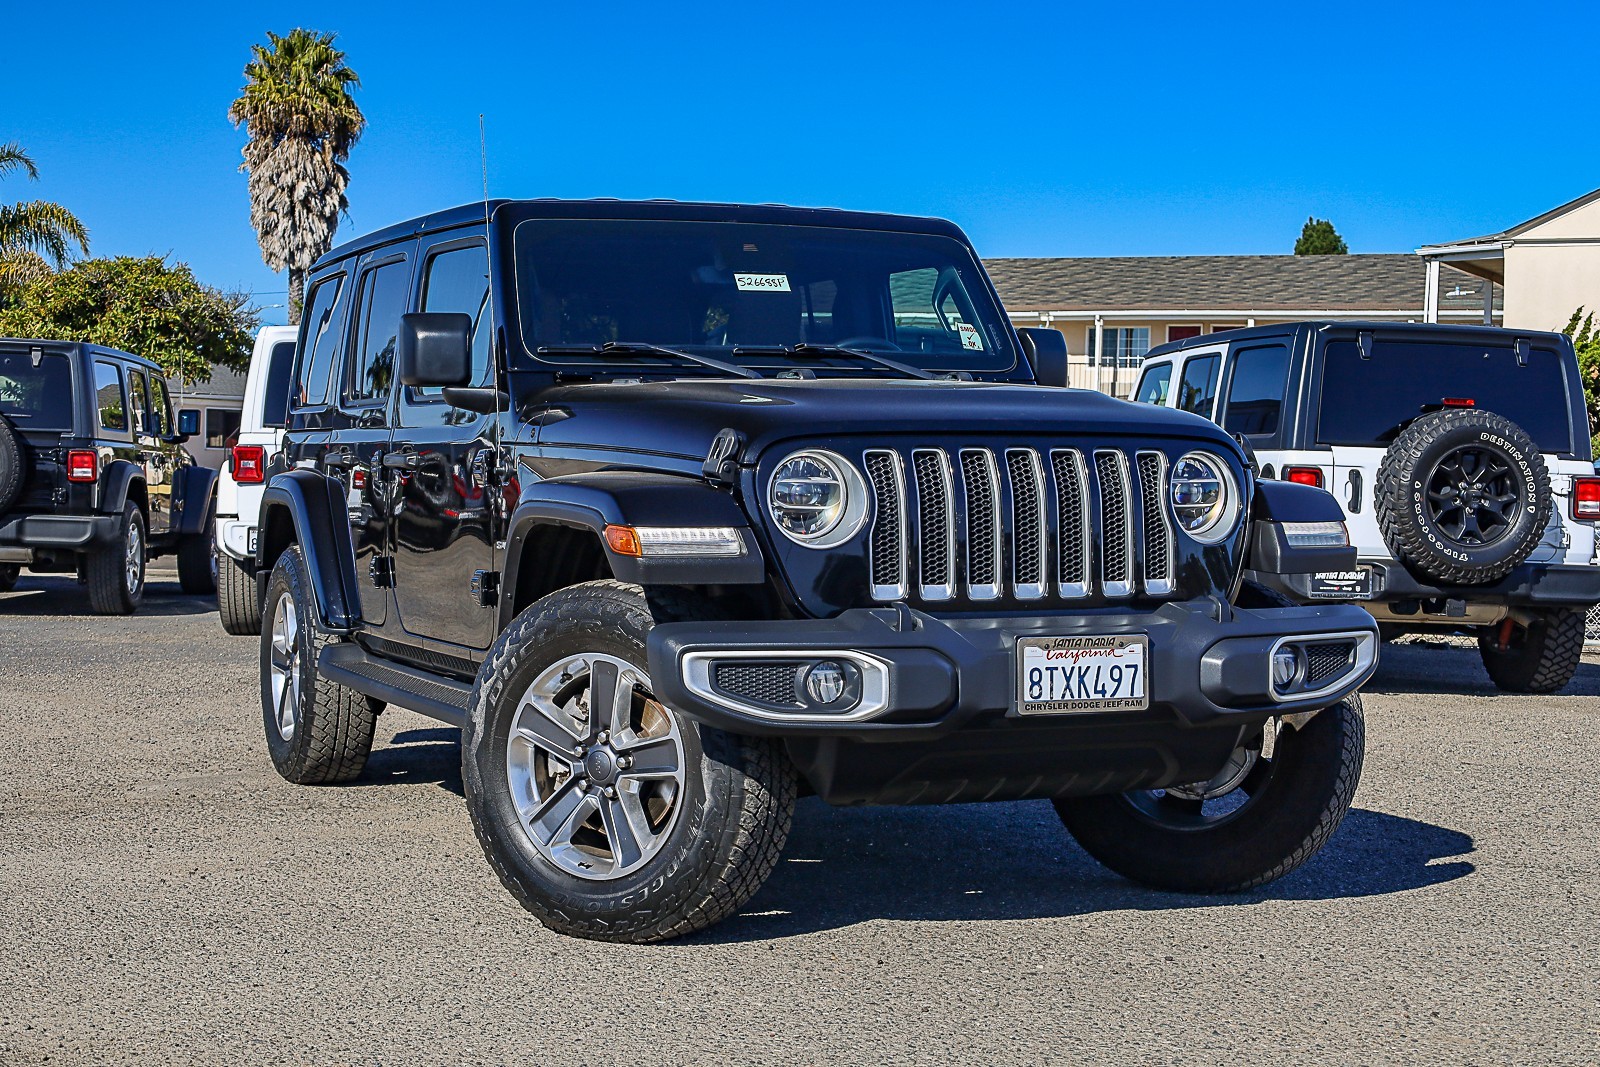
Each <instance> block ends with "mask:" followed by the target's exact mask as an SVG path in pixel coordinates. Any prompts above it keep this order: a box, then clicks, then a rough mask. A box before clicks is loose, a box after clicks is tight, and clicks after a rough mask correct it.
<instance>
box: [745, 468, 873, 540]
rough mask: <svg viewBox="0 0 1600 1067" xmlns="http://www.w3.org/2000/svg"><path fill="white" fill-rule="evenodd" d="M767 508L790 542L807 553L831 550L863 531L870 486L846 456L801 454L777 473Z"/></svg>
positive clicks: (774, 474)
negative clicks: (814, 549)
mask: <svg viewBox="0 0 1600 1067" xmlns="http://www.w3.org/2000/svg"><path fill="white" fill-rule="evenodd" d="M767 507H768V509H769V510H770V511H771V512H772V521H773V522H774V523H776V524H777V527H778V529H780V530H782V531H783V533H784V535H785V536H786V537H788V538H789V539H790V540H791V541H795V542H797V543H799V544H802V545H805V546H806V547H808V548H832V547H833V546H834V545H838V544H841V543H843V542H844V541H847V540H849V539H850V538H851V537H853V536H854V535H855V533H856V531H857V530H859V529H861V523H862V521H863V520H864V519H865V518H866V510H867V486H866V483H865V482H864V481H863V480H862V478H861V475H860V474H859V473H857V471H856V469H855V468H854V467H852V466H851V465H850V463H849V462H848V461H847V460H845V459H844V457H842V456H837V455H834V454H833V453H832V452H819V451H810V450H808V451H805V452H796V453H795V454H794V455H792V456H790V457H789V458H787V459H785V460H784V461H783V462H782V463H780V464H778V467H777V469H776V470H774V471H773V472H772V481H771V483H769V485H768V488H767Z"/></svg>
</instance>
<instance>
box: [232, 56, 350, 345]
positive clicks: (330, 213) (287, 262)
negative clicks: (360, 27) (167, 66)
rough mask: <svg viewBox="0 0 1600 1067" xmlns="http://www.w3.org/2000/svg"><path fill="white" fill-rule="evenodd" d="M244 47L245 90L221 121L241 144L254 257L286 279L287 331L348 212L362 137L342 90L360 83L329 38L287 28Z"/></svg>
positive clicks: (347, 91) (296, 318)
mask: <svg viewBox="0 0 1600 1067" xmlns="http://www.w3.org/2000/svg"><path fill="white" fill-rule="evenodd" d="M267 41H268V43H267V44H265V45H260V44H257V45H252V46H251V49H252V51H253V52H254V54H255V58H254V59H252V60H251V61H250V62H249V63H247V64H245V68H244V77H245V84H244V87H243V88H242V89H240V91H239V98H238V99H237V100H235V101H234V102H233V104H232V105H231V106H230V107H229V108H228V118H229V119H230V120H231V121H232V122H233V124H234V125H235V126H243V127H244V128H245V131H246V132H247V133H248V134H249V135H250V140H249V141H248V142H247V143H246V144H245V146H244V163H243V165H242V166H240V168H239V169H240V170H242V171H244V172H245V174H246V175H248V176H249V186H250V225H251V226H253V227H255V231H256V239H257V241H258V242H259V243H260V245H261V258H262V260H263V261H264V262H265V263H266V264H267V266H269V267H271V268H272V269H273V270H286V271H288V272H289V322H290V324H291V325H293V324H297V323H299V321H300V304H301V301H302V300H303V299H304V297H305V280H306V271H308V270H310V269H311V264H313V263H315V262H316V260H317V257H318V256H320V255H322V254H323V253H324V252H326V251H327V250H328V249H329V248H331V247H333V235H334V232H335V231H336V230H337V229H338V228H339V215H340V214H341V213H342V212H343V211H344V210H345V209H346V208H347V207H348V206H349V200H348V199H347V198H346V195H345V191H346V189H348V188H349V185H350V172H349V171H347V170H345V167H344V162H345V160H347V159H349V158H350V148H351V146H352V145H354V144H355V143H356V140H357V139H358V138H360V136H361V132H362V130H364V129H365V128H366V125H367V120H366V117H365V116H363V115H362V114H361V109H360V108H359V107H357V106H356V102H355V98H354V97H352V96H351V95H350V90H351V89H352V88H354V87H359V86H360V84H361V79H360V78H358V77H356V72H355V71H353V70H351V69H350V68H349V67H348V66H347V65H346V64H345V61H344V53H343V52H341V51H340V50H339V49H337V48H335V47H334V46H333V41H334V35H333V34H331V33H317V32H314V31H312V30H304V29H295V30H292V31H291V32H290V33H289V34H288V35H287V36H283V37H280V36H279V35H278V34H275V33H270V32H269V33H268V34H267Z"/></svg>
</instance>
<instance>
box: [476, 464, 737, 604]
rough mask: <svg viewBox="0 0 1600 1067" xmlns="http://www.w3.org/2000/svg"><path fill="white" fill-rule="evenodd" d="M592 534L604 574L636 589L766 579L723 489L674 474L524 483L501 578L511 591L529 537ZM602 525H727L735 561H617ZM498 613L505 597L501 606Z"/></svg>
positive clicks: (728, 558) (725, 558) (579, 477)
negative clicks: (734, 536) (735, 536)
mask: <svg viewBox="0 0 1600 1067" xmlns="http://www.w3.org/2000/svg"><path fill="white" fill-rule="evenodd" d="M550 525H555V526H565V527H569V528H573V529H579V530H587V531H589V532H591V533H593V534H594V536H595V537H596V538H597V539H598V540H599V542H600V545H601V546H602V548H604V550H605V554H606V561H607V562H608V563H609V564H610V566H611V573H612V574H614V575H616V577H617V579H618V580H619V581H624V582H633V583H635V584H637V585H760V584H761V583H762V582H764V581H765V580H766V565H765V563H764V561H763V559H762V556H761V547H760V545H759V544H758V543H757V541H756V538H755V535H754V533H753V532H752V531H751V530H750V528H749V520H748V519H747V518H746V517H745V514H744V511H743V510H742V509H741V508H740V507H739V503H738V501H736V500H735V499H734V498H733V496H732V495H731V494H730V493H728V492H726V491H725V490H721V489H717V488H714V487H712V486H710V485H708V484H706V483H705V482H703V481H701V480H699V479H698V478H691V477H686V476H684V475H678V474H657V473H642V472H633V471H596V472H593V473H589V474H571V475H564V476H562V477H559V478H550V479H546V480H543V481H535V482H529V483H527V484H525V485H524V486H523V488H522V493H521V496H520V497H519V498H518V501H517V507H516V510H515V511H514V512H512V514H511V521H510V524H509V530H508V532H507V536H506V553H505V560H506V566H505V580H504V586H505V588H507V589H515V588H517V577H518V572H519V571H520V569H521V567H522V565H523V559H524V557H525V555H526V552H525V547H526V543H527V540H528V537H529V535H530V534H532V533H533V532H534V531H535V530H537V529H539V528H540V527H543V526H550ZM607 526H636V527H637V526H727V527H731V528H733V529H736V530H738V531H739V536H740V537H741V538H742V539H743V541H744V553H743V554H742V555H738V556H699V557H696V556H678V557H670V558H657V559H651V558H648V557H638V556H624V555H619V554H618V553H616V552H614V551H612V549H611V546H610V545H608V544H606V539H605V529H606V527H607ZM502 603H503V605H504V606H505V608H507V609H508V608H509V606H510V598H509V597H508V598H505V599H504V600H503V601H502Z"/></svg>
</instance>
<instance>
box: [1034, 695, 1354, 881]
mask: <svg viewBox="0 0 1600 1067" xmlns="http://www.w3.org/2000/svg"><path fill="white" fill-rule="evenodd" d="M1365 748H1366V725H1365V720H1364V718H1363V716H1362V711H1361V698H1360V697H1359V696H1357V695H1355V694H1351V695H1350V696H1348V697H1346V698H1345V699H1344V700H1343V701H1341V702H1340V703H1338V704H1335V705H1333V706H1332V707H1330V708H1325V709H1323V710H1322V711H1320V712H1318V713H1317V714H1316V715H1315V716H1313V717H1312V719H1311V720H1310V721H1309V722H1304V723H1303V724H1302V725H1301V726H1300V727H1299V728H1296V727H1294V726H1291V725H1288V724H1285V723H1280V722H1278V721H1277V720H1272V721H1269V722H1268V723H1267V724H1266V728H1265V729H1264V730H1263V731H1262V732H1261V733H1259V734H1256V735H1254V736H1251V737H1247V738H1246V741H1245V743H1244V744H1243V745H1241V746H1240V747H1239V748H1238V749H1237V750H1236V751H1235V752H1234V754H1233V758H1232V759H1230V760H1229V761H1228V764H1227V766H1225V767H1223V768H1222V770H1221V771H1219V772H1218V774H1217V775H1216V776H1215V777H1214V778H1212V779H1211V780H1210V781H1209V782H1194V783H1191V784H1188V785H1183V786H1169V787H1167V788H1166V789H1156V790H1141V791H1138V792H1133V793H1121V794H1115V795H1112V796H1100V797H1082V798H1073V799H1067V800H1058V801H1056V802H1055V806H1056V812H1057V814H1059V815H1060V816H1061V821H1062V822H1063V823H1065V824H1066V827H1067V829H1068V830H1069V831H1070V832H1071V833H1072V836H1073V837H1075V838H1076V839H1077V841H1078V843H1079V844H1080V845H1082V846H1083V848H1084V850H1085V851H1086V852H1088V853H1089V854H1090V855H1091V856H1093V857H1094V858H1095V859H1097V860H1099V861H1100V862H1101V863H1103V864H1105V865H1106V866H1107V867H1109V868H1111V869H1112V870H1113V871H1116V872H1117V873H1118V874H1120V875H1122V876H1123V877H1125V878H1131V879H1133V880H1134V881H1136V882H1143V883H1145V884H1146V885H1151V886H1155V887H1156V888H1158V889H1170V890H1177V891H1179V892H1186V893H1233V892H1239V891H1242V890H1245V889H1253V888H1254V887H1256V886H1259V885H1264V884H1265V883H1267V882H1270V881H1273V880H1274V879H1277V878H1281V877H1283V876H1284V875H1286V874H1288V873H1289V872H1290V871H1292V870H1294V869H1295V868H1296V867H1299V866H1300V865H1301V864H1303V863H1305V862H1306V861H1307V860H1308V859H1310V858H1311V857H1312V856H1313V855H1315V854H1316V852H1317V850H1318V849H1320V848H1321V847H1322V846H1323V845H1324V844H1325V843H1326V842H1327V840H1328V838H1329V837H1330V836H1331V835H1332V834H1333V832H1334V830H1336V829H1338V827H1339V823H1340V822H1341V821H1342V820H1343V819H1344V815H1345V812H1346V811H1348V810H1349V808H1350V802H1351V800H1352V799H1353V798H1354V797H1355V792H1356V783H1357V782H1358V781H1359V780H1360V778H1361V761H1362V756H1363V754H1364V752H1365Z"/></svg>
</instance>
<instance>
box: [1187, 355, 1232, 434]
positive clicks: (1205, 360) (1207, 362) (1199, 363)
mask: <svg viewBox="0 0 1600 1067" xmlns="http://www.w3.org/2000/svg"><path fill="white" fill-rule="evenodd" d="M1220 366H1222V356H1221V355H1215V356H1203V357H1201V358H1200V359H1191V360H1189V361H1188V362H1187V363H1185V364H1184V365H1183V379H1182V380H1181V381H1179V382H1178V407H1180V408H1182V409H1183V410H1184V411H1187V412H1189V413H1191V414H1194V415H1204V416H1205V417H1206V418H1208V419H1209V418H1211V412H1212V408H1213V401H1215V400H1216V397H1217V368H1218V367H1220Z"/></svg>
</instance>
